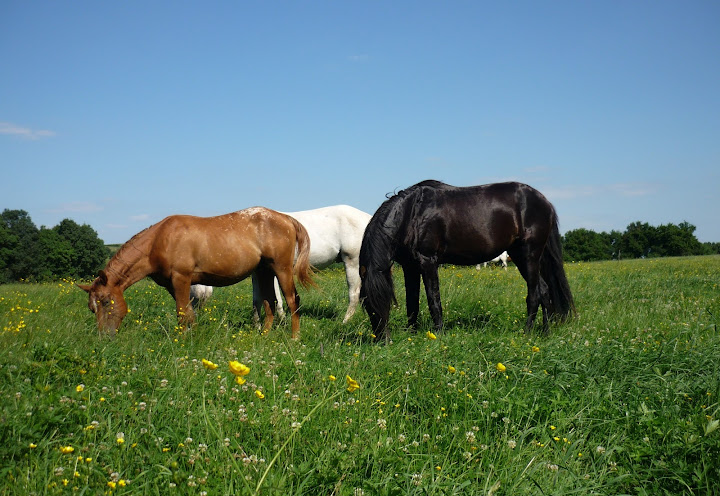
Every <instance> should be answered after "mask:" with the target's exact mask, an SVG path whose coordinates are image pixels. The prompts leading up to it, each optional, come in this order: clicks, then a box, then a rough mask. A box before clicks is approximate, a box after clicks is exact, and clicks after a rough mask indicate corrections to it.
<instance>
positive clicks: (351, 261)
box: [343, 255, 361, 324]
mask: <svg viewBox="0 0 720 496" xmlns="http://www.w3.org/2000/svg"><path fill="white" fill-rule="evenodd" d="M343 263H344V264H345V280H346V281H347V285H348V308H347V312H345V317H343V324H346V323H347V322H348V321H349V320H350V319H351V318H352V316H353V315H355V309H357V306H358V303H359V302H360V284H361V281H360V259H359V258H358V257H351V256H348V255H343Z"/></svg>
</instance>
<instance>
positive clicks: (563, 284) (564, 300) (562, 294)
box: [540, 214, 575, 322]
mask: <svg viewBox="0 0 720 496" xmlns="http://www.w3.org/2000/svg"><path fill="white" fill-rule="evenodd" d="M553 217H554V218H553V229H552V232H551V233H550V237H549V238H548V241H547V244H546V245H545V250H544V251H543V254H542V258H541V259H540V275H541V276H542V278H543V279H544V280H545V282H546V283H547V285H548V289H549V291H550V300H551V303H550V309H549V312H548V313H549V315H548V317H549V318H551V319H554V320H559V321H561V322H562V321H565V320H567V319H568V318H569V317H571V316H573V315H574V314H575V301H574V300H573V296H572V292H571V291H570V285H569V284H568V280H567V277H566V276H565V268H564V267H563V258H562V241H561V239H560V229H559V227H558V219H557V215H556V214H553Z"/></svg>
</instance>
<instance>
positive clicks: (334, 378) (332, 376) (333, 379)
mask: <svg viewBox="0 0 720 496" xmlns="http://www.w3.org/2000/svg"><path fill="white" fill-rule="evenodd" d="M328 379H330V380H331V381H333V382H335V380H336V379H337V377H335V376H334V375H332V374H330V376H329V377H328Z"/></svg>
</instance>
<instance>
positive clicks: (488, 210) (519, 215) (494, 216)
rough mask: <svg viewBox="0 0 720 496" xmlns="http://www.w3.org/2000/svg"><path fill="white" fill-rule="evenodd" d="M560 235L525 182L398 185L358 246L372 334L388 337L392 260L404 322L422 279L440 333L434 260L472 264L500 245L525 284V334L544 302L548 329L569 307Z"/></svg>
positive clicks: (411, 317) (545, 205) (548, 207)
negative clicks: (401, 286) (400, 283)
mask: <svg viewBox="0 0 720 496" xmlns="http://www.w3.org/2000/svg"><path fill="white" fill-rule="evenodd" d="M560 241H561V240H560V233H559V230H558V219H557V214H556V213H555V209H554V208H553V206H552V204H551V203H550V202H549V201H548V200H547V199H546V198H545V197H544V196H543V195H542V194H541V193H540V192H539V191H537V190H535V189H533V188H531V187H530V186H528V185H526V184H520V183H516V182H508V183H497V184H487V185H483V186H470V187H455V186H450V185H447V184H444V183H441V182H439V181H432V180H428V181H423V182H421V183H418V184H416V185H414V186H410V187H409V188H407V189H404V190H402V191H399V192H398V193H397V194H395V195H393V196H391V197H390V198H389V199H388V200H386V201H385V202H384V203H383V204H382V205H380V207H379V208H378V210H377V211H376V212H375V215H373V217H372V219H370V223H369V224H368V226H367V228H366V229H365V235H364V237H363V242H362V248H361V250H360V276H361V278H362V281H363V282H362V289H361V293H360V298H361V300H362V302H363V306H364V307H365V309H366V311H367V313H368V315H369V317H370V322H371V325H372V328H373V332H374V334H375V335H376V339H380V337H381V336H383V335H384V336H385V339H386V341H389V339H390V337H389V332H388V330H387V323H388V318H389V315H390V306H391V304H392V302H393V301H395V291H394V288H393V280H392V275H391V267H392V264H393V261H395V262H397V263H398V264H400V265H401V266H402V268H403V273H404V277H405V292H406V295H407V299H406V303H407V316H408V323H409V325H410V326H411V327H415V325H416V324H417V318H418V312H419V307H420V278H421V277H422V279H423V282H424V284H425V292H426V294H427V301H428V306H429V307H430V314H431V316H432V319H433V322H434V324H435V328H436V329H437V330H438V331H440V330H442V325H443V319H442V306H441V304H440V282H439V280H438V266H439V265H440V264H442V263H450V264H455V265H474V264H477V263H482V262H485V261H487V260H490V259H492V258H494V257H496V256H497V255H498V254H500V253H502V252H503V251H507V252H508V253H509V254H510V256H511V257H512V259H513V261H514V262H515V264H516V265H517V267H518V269H519V270H520V274H521V275H522V276H523V278H524V279H525V281H526V283H527V288H528V292H527V298H526V304H527V314H528V316H527V320H526V322H525V332H529V331H530V330H531V329H532V327H533V324H534V323H535V317H536V315H537V312H538V309H539V307H540V305H542V307H543V332H544V333H547V330H548V319H555V318H557V319H560V320H563V319H566V318H567V317H569V316H570V315H571V314H573V313H574V312H575V304H574V302H573V297H572V294H571V292H570V286H569V285H568V282H567V278H566V277H565V269H564V268H563V262H562V246H561V244H560Z"/></svg>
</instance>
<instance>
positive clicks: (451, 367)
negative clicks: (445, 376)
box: [448, 365, 455, 374]
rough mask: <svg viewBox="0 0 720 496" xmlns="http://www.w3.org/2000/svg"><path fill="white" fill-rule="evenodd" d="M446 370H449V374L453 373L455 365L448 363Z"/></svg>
mask: <svg viewBox="0 0 720 496" xmlns="http://www.w3.org/2000/svg"><path fill="white" fill-rule="evenodd" d="M448 372H450V373H451V374H454V373H455V367H453V366H452V365H448Z"/></svg>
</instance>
